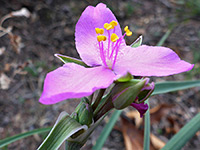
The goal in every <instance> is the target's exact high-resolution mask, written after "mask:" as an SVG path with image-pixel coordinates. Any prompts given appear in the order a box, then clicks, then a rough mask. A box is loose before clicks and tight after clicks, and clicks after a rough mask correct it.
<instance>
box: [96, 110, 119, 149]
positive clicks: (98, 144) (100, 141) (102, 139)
mask: <svg viewBox="0 0 200 150" xmlns="http://www.w3.org/2000/svg"><path fill="white" fill-rule="evenodd" d="M121 112H122V110H115V111H114V113H113V114H112V116H111V118H110V120H109V122H108V123H107V124H106V126H105V127H104V129H103V131H102V132H101V134H100V136H99V138H98V139H97V141H96V144H95V145H94V146H93V148H92V149H93V150H101V149H102V147H103V145H104V143H105V141H106V139H107V137H108V136H109V134H110V132H111V131H112V128H113V126H114V125H115V123H116V122H117V119H118V118H119V116H120V114H121Z"/></svg>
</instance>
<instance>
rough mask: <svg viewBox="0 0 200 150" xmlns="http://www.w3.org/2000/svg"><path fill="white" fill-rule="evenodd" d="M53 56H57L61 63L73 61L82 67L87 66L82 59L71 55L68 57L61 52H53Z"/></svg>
mask: <svg viewBox="0 0 200 150" xmlns="http://www.w3.org/2000/svg"><path fill="white" fill-rule="evenodd" d="M54 56H55V57H57V58H58V59H60V60H61V61H62V62H63V63H65V64H66V63H75V64H78V65H81V66H84V67H87V68H89V66H88V65H86V64H85V63H84V62H83V61H82V60H80V59H76V58H73V57H69V56H65V55H61V54H54Z"/></svg>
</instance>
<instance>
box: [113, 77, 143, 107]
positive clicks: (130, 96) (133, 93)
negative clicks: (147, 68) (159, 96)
mask: <svg viewBox="0 0 200 150" xmlns="http://www.w3.org/2000/svg"><path fill="white" fill-rule="evenodd" d="M145 83H146V80H139V79H132V80H130V81H128V82H119V83H116V84H115V86H114V87H113V89H112V91H111V98H112V102H113V105H114V107H115V108H116V109H124V108H126V107H128V106H129V105H130V104H131V103H133V101H134V100H135V99H136V98H137V96H138V95H139V93H140V91H141V90H142V88H143V87H144V86H145Z"/></svg>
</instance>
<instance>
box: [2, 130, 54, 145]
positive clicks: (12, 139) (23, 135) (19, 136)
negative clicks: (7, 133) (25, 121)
mask: <svg viewBox="0 0 200 150" xmlns="http://www.w3.org/2000/svg"><path fill="white" fill-rule="evenodd" d="M50 130H51V127H49V128H41V129H36V130H32V131H28V132H25V133H21V134H17V135H14V136H11V137H8V138H5V139H3V140H0V148H2V147H4V146H6V145H8V144H11V143H13V142H15V141H18V140H21V139H23V138H26V137H28V136H31V135H34V134H41V133H46V132H49V131H50Z"/></svg>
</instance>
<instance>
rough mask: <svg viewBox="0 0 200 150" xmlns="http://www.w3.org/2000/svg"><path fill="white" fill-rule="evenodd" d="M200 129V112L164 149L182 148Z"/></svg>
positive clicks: (178, 149) (175, 149) (177, 149)
mask: <svg viewBox="0 0 200 150" xmlns="http://www.w3.org/2000/svg"><path fill="white" fill-rule="evenodd" d="M199 130H200V113H198V114H197V115H196V116H195V117H194V118H192V120H190V122H188V123H187V124H186V125H185V126H184V127H183V128H182V129H181V130H180V131H179V132H178V133H177V134H176V135H174V136H173V137H172V138H171V139H170V141H169V142H168V143H167V144H166V145H165V146H164V147H163V148H162V150H169V149H173V150H180V149H181V148H182V147H183V146H184V145H185V144H186V143H187V142H188V141H189V140H190V139H191V138H192V137H193V136H194V135H195V133H196V132H197V131H199Z"/></svg>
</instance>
